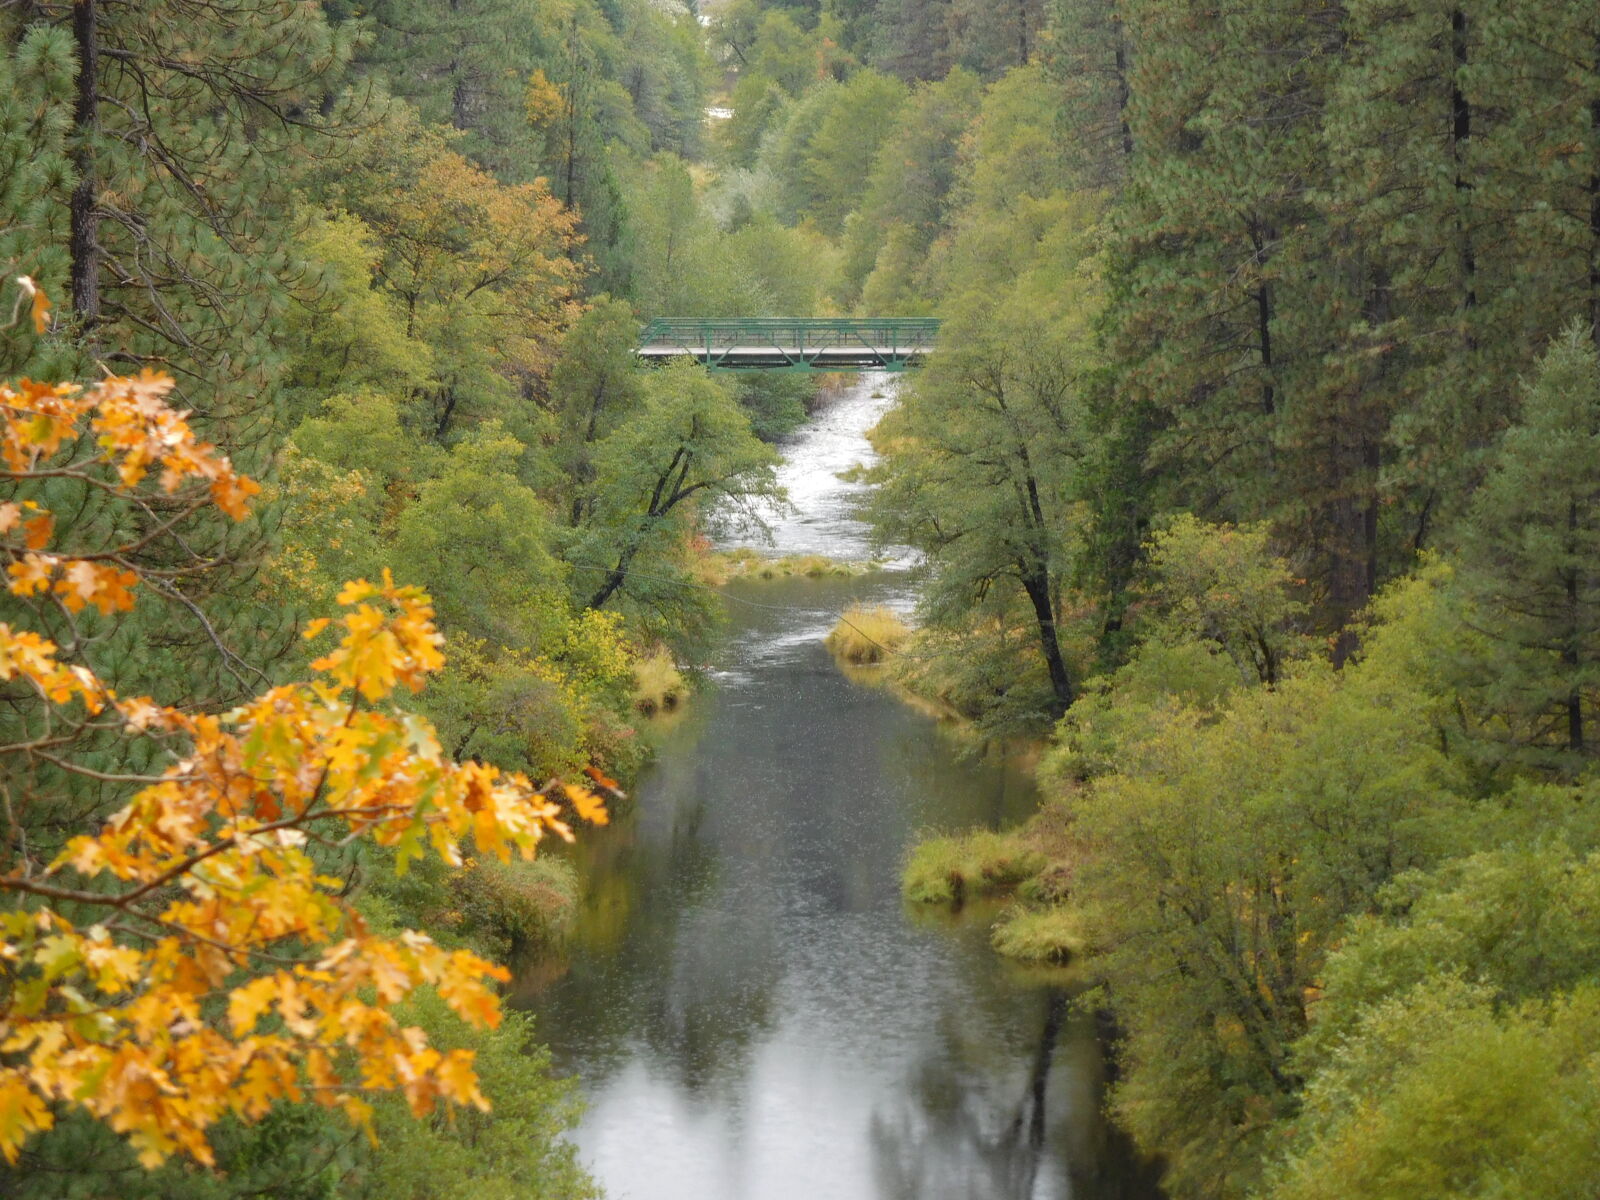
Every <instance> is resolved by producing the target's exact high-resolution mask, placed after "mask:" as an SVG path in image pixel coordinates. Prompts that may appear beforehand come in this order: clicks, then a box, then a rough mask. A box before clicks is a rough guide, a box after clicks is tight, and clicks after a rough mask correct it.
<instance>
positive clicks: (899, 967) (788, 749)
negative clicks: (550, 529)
mask: <svg viewBox="0 0 1600 1200" xmlns="http://www.w3.org/2000/svg"><path fill="white" fill-rule="evenodd" d="M893 387H894V382H893V380H892V379H891V378H889V377H885V376H872V375H868V376H863V377H862V378H861V380H860V382H859V383H858V384H857V385H856V386H854V387H852V388H851V389H850V390H849V391H847V392H846V393H845V394H844V395H843V396H842V397H841V398H840V399H838V400H837V401H835V402H834V403H833V404H831V405H830V406H829V407H828V408H827V409H826V410H825V411H824V412H823V413H822V414H821V415H820V416H819V417H818V418H816V419H814V420H813V421H812V422H811V423H810V424H808V425H807V426H806V427H805V428H804V429H803V430H801V431H800V432H799V433H798V434H797V435H795V436H794V437H793V438H791V439H790V440H789V441H788V442H787V443H786V444H785V445H784V446H783V447H782V449H783V452H784V458H785V463H784V466H783V468H782V481H783V483H784V484H785V486H786V487H787V489H788V491H789V495H790V498H791V500H792V502H793V510H792V511H791V512H789V513H786V514H783V515H781V516H779V517H777V518H776V519H774V521H773V522H772V528H773V536H774V539H775V545H773V546H772V547H771V551H772V552H773V553H775V554H814V553H815V554H827V555H830V556H831V557H834V558H843V559H865V558H867V557H868V556H869V554H870V547H869V545H868V540H867V530H866V528H865V527H864V526H863V525H862V524H861V523H860V521H859V520H858V519H857V516H856V508H857V505H858V503H859V500H860V496H861V490H862V485H861V484H859V483H847V482H844V481H842V480H840V479H839V478H838V474H839V472H841V471H843V470H846V469H847V468H849V467H850V466H852V465H854V464H855V463H858V462H862V461H866V460H868V459H870V457H871V454H872V451H871V448H870V447H869V446H868V445H867V443H866V440H865V438H864V436H863V434H864V432H865V431H866V430H867V429H868V428H870V427H871V426H872V424H873V423H874V422H875V421H876V420H877V419H878V417H879V416H880V415H881V414H882V412H883V411H884V410H885V408H886V407H887V406H888V405H889V404H891V403H892V402H893V401H892V394H893ZM913 567H914V564H913V563H912V562H911V561H910V559H909V557H902V558H899V559H891V561H890V562H889V563H888V564H887V565H886V566H884V567H883V568H882V569H877V570H874V571H872V572H871V573H869V574H867V575H865V576H860V577H856V578H853V579H848V580H844V579H817V580H813V579H805V578H799V579H783V580H773V581H765V582H757V581H751V582H742V583H735V584H732V585H730V586H729V587H728V588H727V589H726V594H727V599H728V601H729V604H728V607H729V611H730V620H729V622H728V626H727V629H726V631H725V636H724V637H723V638H722V641H721V646H720V650H719V652H718V653H717V655H716V657H715V662H714V667H713V669H712V670H711V671H710V686H709V687H707V688H706V689H704V690H703V691H702V692H701V693H700V694H698V695H697V696H696V697H695V698H694V700H693V701H692V703H691V706H690V709H689V711H688V712H687V713H686V714H684V716H683V717H682V719H681V720H679V722H678V723H677V724H676V725H675V726H673V727H671V728H670V729H669V730H668V731H667V732H665V733H664V734H662V735H661V738H660V749H659V753H658V755H657V757H656V760H655V762H654V763H653V765H652V766H651V767H650V768H649V769H648V771H647V772H646V773H645V774H644V775H643V776H642V777H641V779H640V780H639V781H638V784H637V787H636V795H635V804H634V807H633V808H632V810H631V811H630V812H629V813H628V814H627V815H625V816H623V817H621V818H619V819H618V820H617V821H616V822H614V823H613V824H612V825H611V826H610V827H608V828H606V829H603V830H597V831H586V832H585V835H584V839H583V843H582V844H581V846H580V848H579V853H580V855H581V857H582V858H583V860H584V861H583V863H582V866H583V869H584V870H585V872H586V873H587V875H588V878H589V881H590V890H589V895H588V896H587V898H586V900H585V903H584V906H583V909H582V912H581V914H580V917H579V920H578V925H577V929H576V931H575V934H574V937H573V939H572V947H571V953H570V955H569V957H568V958H567V959H566V960H564V961H563V962H562V963H560V964H556V965H546V966H544V967H541V968H537V969H533V970H530V971H528V972H527V973H525V974H524V976H523V977H522V978H521V979H519V981H518V986H517V991H516V1000H517V1002H518V1003H520V1004H522V1005H523V1006H525V1007H528V1008H530V1009H532V1010H533V1011H534V1013H535V1014H536V1017H537V1021H538V1031H539V1034H540V1036H541V1039H542V1040H545V1041H547V1042H549V1043H550V1044H551V1045H552V1046H553V1048H554V1051H555V1056H556V1064H557V1068H558V1069H559V1070H560V1071H562V1072H571V1073H576V1074H577V1075H578V1076H579V1077H580V1078H581V1080H582V1086H583V1090H584V1093H585V1096H586V1097H587V1101H588V1110H587V1113H586V1115H585V1117H584V1119H583V1121H582V1123H581V1124H580V1125H579V1127H578V1129H577V1130H576V1131H575V1133H574V1135H573V1136H574V1139H575V1141H576V1143H577V1146H578V1148H579V1153H580V1157H581V1158H582V1159H583V1161H584V1162H585V1164H586V1165H587V1166H588V1167H589V1168H590V1169H591V1170H592V1171H593V1173H594V1174H595V1176H596V1178H597V1179H598V1180H599V1181H600V1183H601V1184H602V1186H603V1187H604V1188H605V1190H606V1193H607V1195H608V1196H610V1197H612V1198H613V1200H790V1198H793V1200H1064V1198H1066V1197H1074V1198H1077V1200H1143V1198H1145V1197H1152V1196H1154V1195H1156V1193H1155V1192H1154V1191H1153V1190H1152V1189H1151V1188H1150V1186H1149V1185H1148V1183H1147V1182H1145V1176H1146V1175H1147V1174H1148V1173H1147V1172H1146V1171H1143V1170H1141V1169H1140V1168H1139V1167H1138V1166H1137V1165H1136V1164H1135V1163H1134V1162H1133V1161H1132V1159H1131V1158H1130V1156H1129V1154H1128V1152H1127V1150H1126V1147H1125V1144H1124V1143H1123V1141H1122V1139H1121V1138H1120V1137H1119V1135H1118V1134H1117V1133H1116V1132H1115V1130H1113V1129H1111V1128H1109V1127H1108V1126H1107V1124H1106V1122H1105V1121H1104V1119H1103V1118H1102V1116H1101V1097H1102V1092H1103V1073H1104V1068H1103V1060H1102V1054H1101V1047H1100V1043H1099V1041H1098V1039H1097V1036H1096V1028H1095V1022H1094V1020H1093V1017H1092V1014H1090V1013H1088V1012H1086V1011H1083V1010H1082V1009H1080V1008H1079V1007H1077V1006H1074V1005H1072V1004H1070V1003H1068V1000H1067V997H1068V995H1069V992H1070V987H1071V979H1072V975H1071V973H1070V972H1060V971H1052V972H1025V971H1021V970H1019V969H1017V968H1015V967H1013V966H1010V965H1008V964H1007V963H1005V962H1004V961H1003V960H1001V959H1000V958H999V957H998V956H996V955H995V954H994V953H993V952H992V951H991V950H990V949H989V947H988V942H987V937H988V928H987V925H988V922H987V919H986V916H985V914H982V913H973V912H968V913H967V914H964V915H963V916H962V917H961V918H960V919H954V918H951V917H950V916H948V915H947V914H942V913H915V912H908V911H907V909H906V908H905V906H904V905H903V904H902V901H901V899H900V895H899V880H898V875H899V866H900V864H901V862H902V860H903V858H904V855H905V853H906V850H907V848H908V847H909V846H910V845H911V844H912V843H913V842H914V841H915V840H916V839H917V838H918V836H919V835H920V834H922V833H924V832H926V831H928V830H931V829H959V828H966V827H970V826H974V825H990V826H999V825H1003V824H1008V823H1012V822H1015V821H1018V820H1021V819H1022V818H1024V817H1025V816H1026V815H1027V814H1028V813H1029V812H1030V811H1031V810H1032V808H1033V806H1034V804H1035V795H1034V792H1033V789H1032V786H1031V784H1030V783H1029V781H1028V779H1027V777H1026V776H1025V774H1023V773H1022V772H1020V771H1017V770H1015V769H1012V768H1010V767H1008V766H1007V765H1005V764H1004V763H1000V762H974V761H970V760H964V759H962V758H961V757H960V756H958V754H957V752H956V747H955V745H954V744H953V743H952V741H951V740H950V739H949V736H948V735H947V734H946V733H943V732H941V731H940V730H939V729H938V728H937V726H936V725H935V723H934V722H933V721H932V720H931V719H930V718H928V717H926V716H924V715H922V714H921V713H919V712H917V711H915V710H913V709H911V708H910V707H908V706H906V705H905V704H903V703H901V702H899V701H897V700H896V699H895V698H894V697H893V696H891V695H890V694H889V693H887V692H886V691H884V690H882V689H880V688H874V687H871V686H866V685H863V684H859V683H855V682H852V681H851V680H850V679H848V678H846V677H845V676H844V675H843V674H842V673H841V672H840V671H839V670H838V669H837V667H836V666H835V665H834V663H833V661H832V660H831V658H830V656H829V654H828V652H827V651H826V649H825V648H824V647H823V644H822V639H823V637H824V635H825V634H826V633H827V632H828V630H829V628H830V627H831V626H832V624H833V622H834V619H835V618H836V616H837V614H838V613H839V611H840V610H841V609H842V608H844V607H845V606H846V605H847V604H848V603H850V602H851V601H864V602H867V603H887V604H891V605H893V606H895V607H898V608H909V606H910V605H911V604H912V602H913V600H914V597H915V586H916V575H915V571H914V569H913Z"/></svg>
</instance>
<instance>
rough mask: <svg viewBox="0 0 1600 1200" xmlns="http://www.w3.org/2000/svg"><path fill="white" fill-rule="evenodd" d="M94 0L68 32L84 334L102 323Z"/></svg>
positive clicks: (72, 244)
mask: <svg viewBox="0 0 1600 1200" xmlns="http://www.w3.org/2000/svg"><path fill="white" fill-rule="evenodd" d="M98 20H99V11H98V0H77V3H76V4H75V5H74V7H73V10H72V35H73V39H74V41H75V42H76V43H77V49H78V103H77V107H76V109H75V111H74V113H73V122H74V125H75V127H76V132H77V139H78V140H77V147H76V149H75V150H74V152H73V166H74V167H75V168H76V169H77V172H78V186H77V187H75V188H74V189H73V191H72V200H71V213H72V229H71V233H70V235H69V239H68V252H69V254H70V256H71V259H72V265H71V286H72V310H73V312H74V313H76V314H77V317H78V321H79V324H80V326H81V327H82V329H83V331H84V332H85V333H89V332H91V331H92V330H93V329H94V327H95V325H97V324H98V323H99V321H100V236H99V234H100V205H99V200H100V197H99V191H100V188H99V179H98V178H97V177H96V174H95V168H96V164H95V139H96V138H97V137H98V136H99V128H100V37H99V29H98Z"/></svg>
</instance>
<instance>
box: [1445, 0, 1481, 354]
mask: <svg viewBox="0 0 1600 1200" xmlns="http://www.w3.org/2000/svg"><path fill="white" fill-rule="evenodd" d="M1450 60H1451V64H1452V68H1453V69H1452V71H1451V74H1450V159H1451V163H1452V164H1453V166H1454V168H1455V188H1456V246H1457V253H1458V256H1459V259H1460V267H1461V333H1462V339H1463V341H1464V343H1465V345H1466V348H1467V349H1468V350H1469V351H1471V350H1476V349H1477V348H1478V339H1477V334H1476V333H1475V332H1474V330H1473V327H1472V317H1473V310H1474V309H1476V308H1477V307H1478V254H1477V250H1476V248H1475V247H1474V246H1473V243H1472V222H1471V204H1472V182H1471V180H1469V179H1468V178H1467V167H1466V150H1467V143H1468V142H1469V141H1471V139H1472V102H1471V101H1470V100H1468V99H1467V94H1466V92H1464V91H1463V90H1462V82H1461V76H1462V72H1464V71H1465V70H1466V68H1467V14H1466V13H1465V12H1463V11H1462V10H1461V9H1459V8H1457V9H1454V10H1452V12H1451V13H1450Z"/></svg>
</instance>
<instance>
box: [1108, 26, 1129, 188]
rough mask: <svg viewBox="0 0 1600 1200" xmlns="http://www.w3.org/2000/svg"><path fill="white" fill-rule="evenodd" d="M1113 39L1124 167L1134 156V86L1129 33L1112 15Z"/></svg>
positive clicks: (1118, 118)
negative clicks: (1131, 113) (1131, 112)
mask: <svg viewBox="0 0 1600 1200" xmlns="http://www.w3.org/2000/svg"><path fill="white" fill-rule="evenodd" d="M1111 39H1112V44H1113V45H1114V46H1115V47H1116V69H1117V126H1118V132H1119V133H1120V134H1121V141H1122V157H1123V159H1124V163H1123V167H1124V169H1127V167H1128V163H1127V161H1126V160H1128V159H1131V158H1132V157H1133V127H1132V126H1131V125H1129V124H1128V105H1129V103H1131V102H1132V100H1133V88H1132V85H1130V84H1129V83H1128V35H1127V33H1126V31H1125V30H1124V29H1123V27H1122V18H1121V17H1120V16H1118V15H1117V14H1116V13H1115V12H1113V13H1112V15H1111Z"/></svg>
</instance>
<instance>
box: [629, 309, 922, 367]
mask: <svg viewBox="0 0 1600 1200" xmlns="http://www.w3.org/2000/svg"><path fill="white" fill-rule="evenodd" d="M938 334H939V322H938V320H937V319H935V318H933V317H885V318H878V319H867V320H850V319H847V318H842V317H841V318H833V317H752V318H744V319H737V320H696V319H680V318H663V319H658V320H655V321H651V322H650V324H649V325H647V326H645V330H644V333H643V334H642V335H641V336H640V339H639V350H638V354H639V357H640V358H641V359H643V360H644V361H645V362H650V363H661V362H668V361H670V360H672V359H675V358H692V359H694V360H695V361H696V362H699V363H701V364H702V365H704V366H707V367H710V368H711V369H712V370H720V371H753V370H754V371H903V370H905V369H906V368H907V367H909V366H913V365H915V364H916V363H918V362H920V361H921V360H922V359H923V358H924V357H926V356H927V355H928V354H929V353H930V352H931V351H932V350H933V347H934V342H935V341H936V340H937V338H938Z"/></svg>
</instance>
